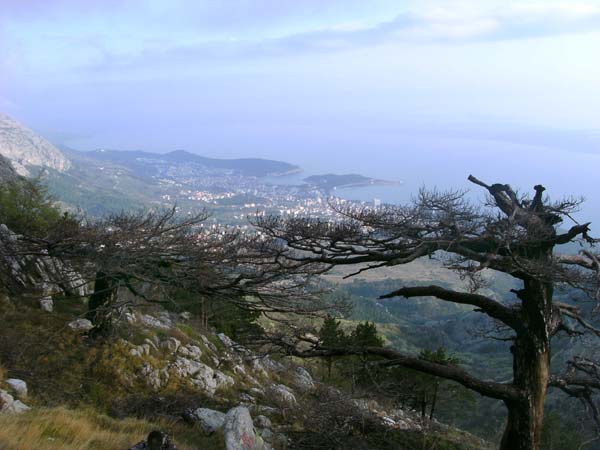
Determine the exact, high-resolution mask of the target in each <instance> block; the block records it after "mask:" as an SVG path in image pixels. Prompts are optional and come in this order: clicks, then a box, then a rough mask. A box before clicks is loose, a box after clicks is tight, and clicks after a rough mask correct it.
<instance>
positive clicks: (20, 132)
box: [0, 114, 71, 176]
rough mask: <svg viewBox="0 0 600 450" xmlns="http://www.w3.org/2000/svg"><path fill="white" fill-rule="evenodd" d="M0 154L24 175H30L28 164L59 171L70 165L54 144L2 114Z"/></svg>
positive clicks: (0, 120)
mask: <svg viewBox="0 0 600 450" xmlns="http://www.w3.org/2000/svg"><path fill="white" fill-rule="evenodd" d="M0 155H3V156H5V157H6V158H7V159H9V160H10V161H11V163H12V165H13V167H14V168H15V170H16V171H17V173H19V174H20V175H24V176H28V175H30V173H29V170H28V166H38V167H49V168H51V169H55V170H58V171H59V172H63V171H65V170H67V169H69V168H70V167H71V162H70V161H69V160H68V159H67V158H66V157H65V155H63V153H62V152H61V151H60V150H59V149H57V148H56V147H55V146H54V145H52V144H51V143H50V142H48V141H47V140H46V139H44V138H43V137H41V136H39V135H38V134H36V133H34V132H33V131H31V130H30V129H29V128H26V127H25V126H23V125H21V124H20V123H18V122H17V121H16V120H13V119H11V118H10V117H8V116H6V115H4V114H0Z"/></svg>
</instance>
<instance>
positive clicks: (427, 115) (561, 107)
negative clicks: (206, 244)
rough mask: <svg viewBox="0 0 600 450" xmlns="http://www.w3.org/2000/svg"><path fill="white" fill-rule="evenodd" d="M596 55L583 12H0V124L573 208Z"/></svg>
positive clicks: (14, 8) (30, 6) (343, 7)
mask: <svg viewBox="0 0 600 450" xmlns="http://www.w3.org/2000/svg"><path fill="white" fill-rule="evenodd" d="M599 54H600V1H594V0H587V1H586V0H582V1H577V0H573V1H569V0H556V1H555V0H537V1H535V0H532V1H528V0H520V1H510V0H437V1H436V0H416V1H401V0H396V1H391V0H369V1H364V0H190V1H186V0H169V1H158V0H144V1H135V0H131V1H117V0H86V1H80V0H0V111H2V112H4V113H7V114H9V115H11V116H13V117H14V118H16V119H17V120H19V121H21V122H23V123H25V124H27V125H28V126H30V127H31V128H33V129H35V130H36V131H39V132H41V133H42V134H43V135H45V136H46V137H48V138H49V139H50V140H52V141H53V142H55V143H57V144H61V145H67V146H70V147H73V148H76V149H81V150H90V149H95V148H113V149H142V150H149V151H159V152H163V151H169V150H173V149H187V150H190V151H193V152H196V153H200V154H204V155H208V156H221V157H240V156H258V157H266V158H274V159H281V160H286V161H290V162H293V163H297V164H300V165H302V166H303V167H304V168H305V169H307V170H308V171H313V172H315V171H325V170H326V169H327V171H333V172H338V173H339V172H345V171H353V172H363V173H365V174H367V175H371V176H379V177H387V178H394V179H402V180H404V181H405V182H406V184H407V186H409V188H408V189H407V192H412V191H414V189H415V188H416V187H418V186H420V185H421V184H428V185H431V184H441V185H446V184H448V185H450V184H456V183H458V184H461V183H463V184H464V180H465V178H466V176H467V175H468V173H470V172H476V174H482V176H483V175H485V176H487V177H491V178H493V179H494V180H496V181H502V182H511V183H513V184H515V185H519V186H524V187H525V188H526V187H528V186H532V185H534V184H537V183H540V182H542V183H545V184H549V185H551V186H552V187H555V188H556V190H558V191H560V192H561V194H562V193H565V194H580V193H581V194H583V195H586V196H588V197H589V196H593V195H594V192H595V185H594V182H593V180H594V177H595V175H596V172H595V167H600V166H599V165H598V163H600V145H599V144H600V132H599V130H600V58H599V57H598V55H599ZM540 178H541V179H540ZM599 197H600V196H599ZM593 205H594V207H596V206H597V207H598V211H599V214H598V216H599V217H600V198H598V200H597V201H594V202H593Z"/></svg>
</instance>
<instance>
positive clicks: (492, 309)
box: [379, 285, 523, 330]
mask: <svg viewBox="0 0 600 450" xmlns="http://www.w3.org/2000/svg"><path fill="white" fill-rule="evenodd" d="M392 297H406V298H411V297H436V298H438V299H440V300H444V301H448V302H452V303H460V304H463V305H472V306H476V307H477V308H479V309H481V310H482V311H483V312H485V313H486V314H487V315H488V316H490V317H493V318H494V319H498V320H499V321H501V322H502V323H504V324H505V325H508V326H509V327H511V328H512V329H514V330H522V329H523V323H522V322H521V321H520V320H519V317H518V315H517V314H516V313H515V311H513V310H512V309H510V308H508V307H507V306H505V305H503V304H502V303H500V302H497V301H496V300H493V299H491V298H489V297H486V296H484V295H479V294H470V293H468V292H458V291H452V290H449V289H444V288H442V287H440V286H435V285H431V286H415V287H403V288H400V289H398V290H396V291H393V292H390V293H389V294H385V295H382V296H381V297H379V298H380V299H384V298H392Z"/></svg>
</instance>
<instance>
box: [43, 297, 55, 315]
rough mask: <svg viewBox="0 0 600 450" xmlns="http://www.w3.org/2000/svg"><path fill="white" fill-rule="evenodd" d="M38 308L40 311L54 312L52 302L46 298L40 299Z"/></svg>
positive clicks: (50, 298)
mask: <svg viewBox="0 0 600 450" xmlns="http://www.w3.org/2000/svg"><path fill="white" fill-rule="evenodd" d="M40 308H41V310H42V311H45V312H49V313H51V312H52V311H53V310H54V300H52V297H50V296H46V297H42V298H40Z"/></svg>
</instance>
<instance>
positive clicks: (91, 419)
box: [0, 408, 223, 450]
mask: <svg viewBox="0 0 600 450" xmlns="http://www.w3.org/2000/svg"><path fill="white" fill-rule="evenodd" d="M152 429H161V430H165V431H167V432H168V433H169V434H170V435H171V436H172V437H173V439H174V441H175V443H176V444H177V446H178V448H179V449H180V450H194V449H198V448H202V449H206V450H209V449H217V448H223V444H222V442H221V438H220V436H213V437H210V438H209V437H205V436H203V435H202V434H201V433H200V432H199V431H197V430H192V429H190V428H189V427H187V426H185V425H182V424H174V423H169V422H164V423H158V424H157V423H148V422H145V421H141V420H136V419H125V420H115V419H112V418H110V417H108V416H104V415H100V414H97V413H94V412H92V411H73V410H68V409H65V408H52V409H37V410H33V411H30V412H28V413H25V414H21V415H10V416H9V415H0V450H41V449H44V450H125V449H128V448H129V447H131V446H132V445H134V444H136V443H137V442H139V441H140V440H142V439H143V438H144V437H145V436H147V435H148V433H149V432H150V431H151V430H152Z"/></svg>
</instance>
